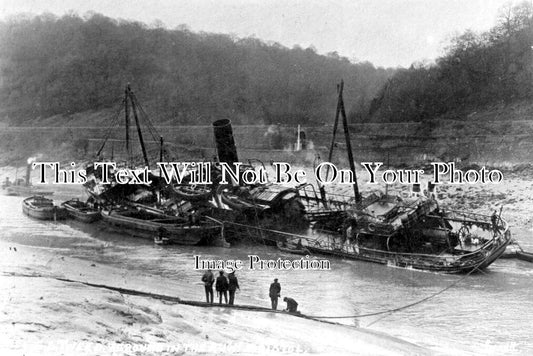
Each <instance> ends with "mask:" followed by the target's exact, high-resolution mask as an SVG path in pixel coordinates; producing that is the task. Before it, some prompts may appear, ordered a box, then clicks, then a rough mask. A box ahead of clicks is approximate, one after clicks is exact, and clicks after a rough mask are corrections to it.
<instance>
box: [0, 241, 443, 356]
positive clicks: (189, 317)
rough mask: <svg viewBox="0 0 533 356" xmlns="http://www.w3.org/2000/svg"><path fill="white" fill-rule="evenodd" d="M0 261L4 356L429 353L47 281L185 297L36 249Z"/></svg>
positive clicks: (370, 337) (272, 318)
mask: <svg viewBox="0 0 533 356" xmlns="http://www.w3.org/2000/svg"><path fill="white" fill-rule="evenodd" d="M10 247H12V249H10ZM13 247H17V251H16V252H15V251H14V249H13ZM0 260H1V262H0V268H1V270H2V272H1V275H0V283H1V284H2V286H3V288H2V289H1V291H0V295H1V297H0V300H1V301H2V313H1V316H0V324H1V325H2V330H3V331H4V332H3V334H2V336H1V337H0V349H1V350H3V351H2V354H3V355H12V354H13V355H20V354H26V355H34V354H44V355H58V354H85V355H93V354H116V355H126V354H135V353H136V352H140V353H141V354H154V355H155V354H157V355H167V354H168V355H170V354H191V353H202V354H228V353H235V352H237V353H239V354H271V353H274V352H275V353H282V354H294V353H313V354H331V355H339V354H350V355H357V354H364V355H368V354H372V355H389V354H390V355H398V354H403V355H427V354H431V353H432V352H431V351H428V350H426V349H423V348H421V347H419V346H416V345H414V344H411V343H408V342H405V341H402V340H399V339H396V338H393V337H390V336H388V335H386V334H382V333H378V332H375V331H370V330H365V329H360V328H359V329H357V328H354V327H348V326H343V325H332V324H326V323H321V322H317V321H312V320H305V319H301V318H297V317H294V316H291V315H286V314H281V313H276V314H275V313H264V312H250V311H242V310H232V309H227V308H223V307H220V308H219V307H215V308H201V307H193V306H187V305H181V304H176V303H171V302H166V301H161V300H156V299H152V298H146V297H139V296H131V295H125V294H121V293H118V292H115V291H111V290H107V289H102V288H95V287H90V286H86V285H84V284H81V283H71V282H64V281H59V280H57V279H54V277H60V278H68V279H75V280H79V281H83V282H91V283H99V284H106V285H113V286H117V287H122V288H129V289H135V290H141V291H145V292H148V291H149V292H153V293H161V294H166V295H173V296H177V292H178V291H180V290H184V289H185V290H184V293H182V294H181V295H180V297H182V296H184V297H188V294H189V293H187V292H186V291H187V289H188V287H185V288H184V287H183V286H180V285H179V281H169V280H166V279H163V278H150V279H147V278H145V277H143V276H142V275H139V276H137V277H136V276H131V275H128V277H127V278H124V271H123V270H121V269H117V268H114V267H110V266H104V265H97V264H91V263H90V262H88V261H84V260H78V259H76V258H69V257H57V256H56V255H54V254H52V253H50V252H48V251H46V250H42V249H38V248H32V247H28V246H22V245H18V246H15V245H13V244H6V243H4V242H1V243H0ZM194 288H196V287H194Z"/></svg>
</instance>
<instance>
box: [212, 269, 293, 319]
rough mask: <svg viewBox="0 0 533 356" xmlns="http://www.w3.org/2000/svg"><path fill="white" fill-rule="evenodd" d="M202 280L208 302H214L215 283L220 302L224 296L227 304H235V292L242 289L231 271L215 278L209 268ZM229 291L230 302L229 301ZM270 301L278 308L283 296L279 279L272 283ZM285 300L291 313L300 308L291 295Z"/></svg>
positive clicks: (274, 308)
mask: <svg viewBox="0 0 533 356" xmlns="http://www.w3.org/2000/svg"><path fill="white" fill-rule="evenodd" d="M202 282H204V288H205V299H206V302H207V303H211V304H213V297H214V296H213V285H215V290H216V291H217V294H218V303H219V304H222V296H224V301H225V303H226V304H229V305H233V303H234V302H235V292H236V291H237V289H239V290H240V287H239V281H238V280H237V277H236V276H235V272H231V273H230V274H228V276H227V277H226V276H225V275H224V271H220V272H219V276H218V277H217V278H216V280H215V276H214V274H213V272H212V271H211V270H210V269H209V270H207V271H206V272H205V273H204V274H203V276H202ZM228 292H229V302H228ZM269 296H270V301H271V303H272V310H277V309H278V298H280V297H281V285H280V284H279V282H278V279H277V278H276V279H274V282H273V283H272V284H271V285H270V290H269ZM283 301H284V302H285V303H287V309H286V310H287V311H288V312H289V313H296V312H297V308H298V303H297V302H296V301H295V300H294V299H292V298H289V297H284V298H283Z"/></svg>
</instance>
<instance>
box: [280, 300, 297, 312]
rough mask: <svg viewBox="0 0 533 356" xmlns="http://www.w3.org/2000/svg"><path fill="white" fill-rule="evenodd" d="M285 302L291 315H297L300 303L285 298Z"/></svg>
mask: <svg viewBox="0 0 533 356" xmlns="http://www.w3.org/2000/svg"><path fill="white" fill-rule="evenodd" d="M283 301H284V302H285V303H287V309H285V310H287V311H288V312H289V313H296V309H297V308H298V303H296V301H295V300H294V299H292V298H289V297H285V298H283Z"/></svg>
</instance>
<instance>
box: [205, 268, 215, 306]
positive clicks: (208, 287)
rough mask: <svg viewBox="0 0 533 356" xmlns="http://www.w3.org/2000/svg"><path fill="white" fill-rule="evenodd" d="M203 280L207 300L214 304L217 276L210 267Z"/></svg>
mask: <svg viewBox="0 0 533 356" xmlns="http://www.w3.org/2000/svg"><path fill="white" fill-rule="evenodd" d="M202 282H204V288H205V299H206V302H207V303H211V304H213V283H215V276H214V275H213V272H211V270H210V269H208V270H207V271H206V272H205V273H204V275H203V276H202Z"/></svg>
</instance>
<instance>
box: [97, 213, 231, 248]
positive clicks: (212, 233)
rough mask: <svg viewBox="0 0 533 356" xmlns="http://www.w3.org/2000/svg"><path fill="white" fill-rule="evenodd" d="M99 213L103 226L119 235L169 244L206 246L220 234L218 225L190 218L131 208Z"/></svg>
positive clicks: (220, 226)
mask: <svg viewBox="0 0 533 356" xmlns="http://www.w3.org/2000/svg"><path fill="white" fill-rule="evenodd" d="M101 214H102V220H103V221H104V222H105V223H106V224H108V225H109V226H111V227H112V228H114V229H116V230H118V231H120V232H122V233H127V234H130V235H132V236H137V237H143V238H149V239H152V240H154V239H158V240H161V241H165V242H168V243H172V244H179V245H197V244H208V243H211V242H213V241H215V240H216V239H217V238H219V237H220V236H221V234H222V225H221V224H218V223H216V222H214V221H212V220H208V219H204V218H203V217H198V219H193V217H192V215H191V218H190V219H189V218H183V217H178V216H171V215H166V214H159V213H156V212H154V211H149V210H144V209H139V208H132V207H121V208H112V209H103V210H102V213H101Z"/></svg>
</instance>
